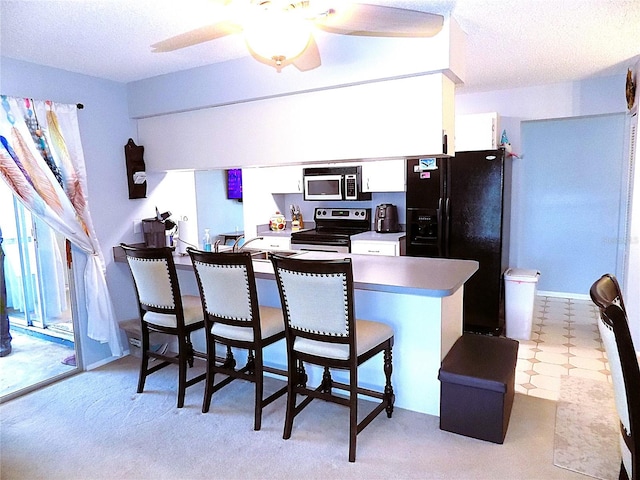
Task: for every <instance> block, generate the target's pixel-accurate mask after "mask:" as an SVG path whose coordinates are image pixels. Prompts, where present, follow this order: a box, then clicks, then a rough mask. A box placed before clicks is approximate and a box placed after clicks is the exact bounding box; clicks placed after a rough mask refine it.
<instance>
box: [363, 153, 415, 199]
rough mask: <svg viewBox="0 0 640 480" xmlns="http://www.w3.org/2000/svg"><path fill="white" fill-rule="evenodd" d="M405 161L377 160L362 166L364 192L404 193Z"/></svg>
mask: <svg viewBox="0 0 640 480" xmlns="http://www.w3.org/2000/svg"><path fill="white" fill-rule="evenodd" d="M404 164H405V160H404V159H403V158H401V159H395V160H377V161H373V162H365V163H363V164H362V191H363V192H404V191H405V190H406V188H405V184H406V182H405V171H406V169H405V165H404Z"/></svg>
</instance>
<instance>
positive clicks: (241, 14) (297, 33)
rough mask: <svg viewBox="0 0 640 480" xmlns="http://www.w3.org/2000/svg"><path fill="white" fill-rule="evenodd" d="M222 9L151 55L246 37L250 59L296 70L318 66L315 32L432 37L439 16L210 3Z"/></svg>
mask: <svg viewBox="0 0 640 480" xmlns="http://www.w3.org/2000/svg"><path fill="white" fill-rule="evenodd" d="M212 1H216V2H217V3H222V4H223V5H224V6H225V10H226V13H227V14H228V18H226V19H225V20H223V21H219V22H216V23H213V24H209V25H205V26H203V27H200V28H197V29H195V30H191V31H189V32H185V33H182V34H180V35H177V36H175V37H171V38H168V39H166V40H163V41H161V42H158V43H155V44H153V45H151V48H152V51H153V52H171V51H174V50H178V49H181V48H185V47H189V46H192V45H197V44H199V43H203V42H208V41H210V40H215V39H217V38H221V37H224V36H227V35H233V34H237V33H244V37H245V43H246V45H247V49H248V50H249V53H250V54H251V56H253V57H254V58H255V59H256V60H258V61H259V62H262V63H264V64H266V65H270V66H273V67H275V68H276V70H277V71H278V72H280V71H281V69H282V68H284V67H286V66H287V65H294V66H295V67H296V68H297V69H298V70H300V71H307V70H312V69H314V68H316V67H319V66H320V64H321V60H320V52H319V51H318V46H317V44H316V42H315V39H314V38H313V28H314V27H316V28H319V29H321V30H323V31H325V32H329V33H337V34H340V35H356V36H369V37H431V36H433V35H436V34H437V33H438V32H439V31H440V30H441V29H442V25H443V22H444V18H443V17H442V15H438V14H433V13H427V12H421V11H415V10H407V9H403V8H396V7H385V6H379V5H370V4H364V3H354V2H348V1H345V0H333V1H331V0H307V1H298V2H294V1H292V0H212Z"/></svg>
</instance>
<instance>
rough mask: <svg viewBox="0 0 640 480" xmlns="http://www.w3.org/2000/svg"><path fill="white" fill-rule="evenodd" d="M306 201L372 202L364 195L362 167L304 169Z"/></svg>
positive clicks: (369, 197) (367, 195) (368, 196)
mask: <svg viewBox="0 0 640 480" xmlns="http://www.w3.org/2000/svg"><path fill="white" fill-rule="evenodd" d="M303 179H304V199H305V200H311V201H322V200H335V201H340V200H370V199H371V194H370V193H369V194H363V193H362V179H361V167H360V166H355V167H317V168H305V169H303Z"/></svg>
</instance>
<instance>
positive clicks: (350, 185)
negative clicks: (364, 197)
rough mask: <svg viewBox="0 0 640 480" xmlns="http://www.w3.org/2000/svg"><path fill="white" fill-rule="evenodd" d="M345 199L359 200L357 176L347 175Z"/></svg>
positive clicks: (345, 177) (345, 178)
mask: <svg viewBox="0 0 640 480" xmlns="http://www.w3.org/2000/svg"><path fill="white" fill-rule="evenodd" d="M344 199H345V200H357V199H358V184H357V177H356V175H355V174H347V175H345V176H344Z"/></svg>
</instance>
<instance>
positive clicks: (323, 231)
mask: <svg viewBox="0 0 640 480" xmlns="http://www.w3.org/2000/svg"><path fill="white" fill-rule="evenodd" d="M313 219H314V221H315V224H316V228H315V229H313V230H301V231H299V232H293V233H292V234H291V249H292V250H315V251H323V252H341V253H348V252H350V251H351V235H355V234H357V233H362V232H367V231H369V230H371V209H370V208H316V209H315V211H314V213H313Z"/></svg>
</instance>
